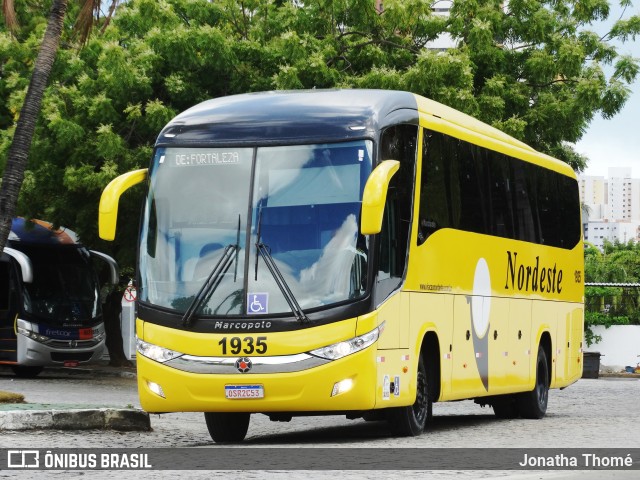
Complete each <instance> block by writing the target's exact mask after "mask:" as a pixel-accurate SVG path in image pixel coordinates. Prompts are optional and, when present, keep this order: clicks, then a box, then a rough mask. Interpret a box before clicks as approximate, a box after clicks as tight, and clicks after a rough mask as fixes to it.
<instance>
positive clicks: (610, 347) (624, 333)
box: [583, 325, 640, 367]
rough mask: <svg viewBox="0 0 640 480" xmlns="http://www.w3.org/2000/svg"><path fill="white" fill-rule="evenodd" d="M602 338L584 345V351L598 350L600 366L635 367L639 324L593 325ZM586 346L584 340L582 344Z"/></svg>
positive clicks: (638, 351)
mask: <svg viewBox="0 0 640 480" xmlns="http://www.w3.org/2000/svg"><path fill="white" fill-rule="evenodd" d="M592 330H593V333H594V334H595V335H601V336H602V340H601V341H600V342H598V343H594V344H592V345H591V346H590V347H585V349H584V350H585V352H600V354H601V355H602V357H600V365H601V367H602V366H603V365H604V366H607V367H625V366H627V365H630V366H632V367H635V366H636V364H637V363H640V357H638V355H640V325H614V326H612V327H609V328H605V327H601V326H597V327H593V329H592ZM583 345H585V346H586V342H585V343H584V344H583Z"/></svg>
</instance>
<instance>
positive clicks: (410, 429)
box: [387, 356, 433, 437]
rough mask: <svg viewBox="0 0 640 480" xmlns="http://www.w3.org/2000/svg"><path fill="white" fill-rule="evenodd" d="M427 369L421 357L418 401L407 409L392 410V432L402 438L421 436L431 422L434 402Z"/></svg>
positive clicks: (389, 420)
mask: <svg viewBox="0 0 640 480" xmlns="http://www.w3.org/2000/svg"><path fill="white" fill-rule="evenodd" d="M427 377H428V376H427V369H426V368H425V365H424V359H423V358H422V356H420V360H419V361H418V373H417V378H416V401H415V402H414V404H413V405H409V406H407V407H397V408H390V409H389V412H388V415H387V421H388V422H389V425H390V426H391V431H392V432H393V433H394V434H395V435H398V436H402V437H415V436H418V435H420V434H421V433H422V432H423V431H424V429H425V426H426V424H427V420H430V419H431V417H432V412H433V400H432V399H431V395H430V390H429V382H428V378H427Z"/></svg>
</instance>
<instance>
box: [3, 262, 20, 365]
mask: <svg viewBox="0 0 640 480" xmlns="http://www.w3.org/2000/svg"><path fill="white" fill-rule="evenodd" d="M14 285H15V275H14V273H13V265H12V263H11V259H10V257H9V256H8V255H2V256H1V257H0V362H2V361H6V362H15V361H16V358H17V357H16V354H17V341H16V334H15V326H14V321H15V317H16V311H15V302H13V301H12V298H13V295H14V291H15V287H14Z"/></svg>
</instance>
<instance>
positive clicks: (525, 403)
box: [518, 346, 551, 419]
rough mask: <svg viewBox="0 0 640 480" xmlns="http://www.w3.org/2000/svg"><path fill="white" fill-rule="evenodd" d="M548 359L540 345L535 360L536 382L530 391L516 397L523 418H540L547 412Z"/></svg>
mask: <svg viewBox="0 0 640 480" xmlns="http://www.w3.org/2000/svg"><path fill="white" fill-rule="evenodd" d="M550 383H551V382H550V378H549V360H548V359H547V352H546V351H545V349H544V348H542V346H540V348H539V349H538V359H537V361H536V384H535V386H534V387H533V390H531V391H530V392H525V393H521V394H520V397H519V398H518V409H519V410H520V415H522V416H523V417H524V418H534V419H538V418H542V417H544V415H545V413H546V412H547V403H548V402H549V385H550Z"/></svg>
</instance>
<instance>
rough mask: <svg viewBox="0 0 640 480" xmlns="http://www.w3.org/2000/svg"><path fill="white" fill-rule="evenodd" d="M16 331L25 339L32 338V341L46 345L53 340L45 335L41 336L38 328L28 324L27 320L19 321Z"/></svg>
mask: <svg viewBox="0 0 640 480" xmlns="http://www.w3.org/2000/svg"><path fill="white" fill-rule="evenodd" d="M16 331H17V332H18V333H19V334H20V335H24V336H25V337H27V338H30V339H31V340H35V341H36V342H40V343H44V342H47V341H49V340H51V339H50V338H49V337H47V336H45V335H40V333H38V326H37V325H34V324H32V323H30V322H27V321H26V320H22V319H18V323H17V325H16Z"/></svg>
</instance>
